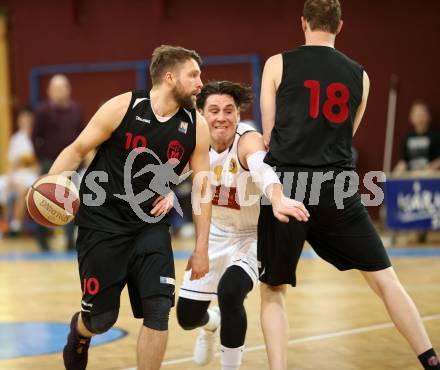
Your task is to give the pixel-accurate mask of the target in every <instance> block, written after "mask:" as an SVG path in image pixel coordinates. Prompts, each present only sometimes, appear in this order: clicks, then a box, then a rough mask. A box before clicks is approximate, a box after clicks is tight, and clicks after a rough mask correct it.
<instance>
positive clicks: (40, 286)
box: [0, 234, 440, 370]
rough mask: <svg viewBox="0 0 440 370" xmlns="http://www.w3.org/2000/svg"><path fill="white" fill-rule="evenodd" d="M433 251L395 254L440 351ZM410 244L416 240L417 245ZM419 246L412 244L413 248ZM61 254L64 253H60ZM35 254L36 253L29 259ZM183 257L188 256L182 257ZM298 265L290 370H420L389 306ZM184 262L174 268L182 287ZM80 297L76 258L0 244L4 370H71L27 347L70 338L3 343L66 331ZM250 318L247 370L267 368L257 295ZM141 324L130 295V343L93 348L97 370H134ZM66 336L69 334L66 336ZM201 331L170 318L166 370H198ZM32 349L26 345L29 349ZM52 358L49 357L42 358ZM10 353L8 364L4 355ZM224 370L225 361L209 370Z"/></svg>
mask: <svg viewBox="0 0 440 370" xmlns="http://www.w3.org/2000/svg"><path fill="white" fill-rule="evenodd" d="M428 242H429V243H428V244H429V245H430V246H431V247H433V248H427V247H426V246H416V247H415V248H393V249H391V250H390V252H391V255H392V261H393V264H394V267H395V269H396V271H397V273H398V275H399V277H400V279H401V281H402V283H403V284H404V285H405V287H406V288H407V290H408V292H409V294H410V295H411V296H412V297H413V299H414V300H415V302H416V304H417V306H418V309H419V310H420V313H421V315H422V317H423V320H424V322H425V325H426V328H427V330H428V333H429V334H430V337H431V340H432V341H433V343H434V346H436V347H437V348H438V349H439V350H440V236H439V235H438V234H434V235H432V234H431V235H430V238H429V240H428ZM410 244H411V240H410ZM174 245H175V249H176V250H185V249H190V248H192V242H191V241H190V240H189V241H182V240H177V241H176V242H175V244H174ZM413 245H414V243H413ZM54 249H59V247H56V246H55V247H54ZM26 252H29V253H26ZM182 254H185V253H182ZM306 255H307V256H309V258H304V259H303V260H302V261H301V262H300V266H299V270H298V278H299V286H298V287H297V288H291V289H290V290H289V292H288V301H287V306H288V317H289V322H290V342H289V352H288V360H289V369H292V370H300V369H301V370H312V369H326V370H332V369H334V370H360V369H362V370H393V369H396V370H397V369H399V370H412V369H420V367H419V365H418V361H417V359H416V358H415V356H414V355H413V353H412V352H411V349H410V348H409V346H408V345H407V344H406V342H405V341H404V340H403V339H402V337H401V336H400V335H399V334H398V332H397V331H396V329H394V327H393V326H392V324H391V323H390V320H389V318H388V316H387V314H386V312H385V309H384V307H383V306H382V304H381V302H380V301H379V300H378V299H377V298H376V296H374V294H373V293H372V292H371V291H370V290H369V288H368V287H367V285H366V284H365V283H364V281H363V280H362V277H361V276H360V274H359V273H357V272H356V271H348V272H344V273H341V272H338V271H337V270H335V269H334V268H333V267H332V266H330V265H328V264H326V263H325V262H323V261H322V260H320V259H318V258H315V257H314V256H313V254H312V253H310V251H306ZM185 265H186V261H185V260H184V259H183V258H181V259H179V260H177V261H176V271H177V283H178V285H177V286H179V285H180V282H181V278H182V272H183V269H184V267H185ZM80 298H81V290H80V284H79V278H78V272H77V265H76V259H75V256H74V255H73V254H70V255H67V256H66V255H65V254H62V253H60V252H58V253H52V254H50V255H45V254H40V253H37V252H36V247H35V245H34V242H33V240H31V239H3V240H0V369H1V370H22V369H23V370H24V369H33V370H39V369H41V370H42V369H45V370H47V369H50V370H58V369H63V366H62V358H61V353H60V352H56V353H52V354H40V355H29V353H26V343H39V342H44V341H46V342H48V343H49V344H50V342H51V341H55V342H56V343H51V345H52V348H62V346H63V345H64V338H61V339H60V338H58V339H56V338H51V337H50V332H49V333H48V332H45V331H41V330H38V329H32V326H31V327H30V329H28V330H27V331H25V332H24V334H23V333H22V336H19V335H18V334H17V337H16V336H15V334H13V335H11V334H8V335H3V336H2V335H1V330H2V324H3V325H5V324H8V323H16V324H17V323H21V322H28V323H29V322H32V323H34V324H39V323H42V322H51V323H54V324H56V323H64V324H67V323H68V322H69V320H70V317H71V315H72V313H73V312H75V311H77V310H78V307H79V302H80ZM246 308H247V313H248V333H247V339H246V347H247V351H246V352H245V354H244V359H243V364H242V367H241V369H243V370H259V369H267V368H268V365H267V358H266V354H265V349H264V342H263V336H262V333H261V329H260V324H259V292H258V289H256V290H254V291H253V292H252V294H250V295H249V297H248V299H247V300H246ZM140 325H141V321H138V320H135V319H133V317H132V315H131V311H130V306H129V302H128V297H127V294H126V291H124V293H123V297H122V300H121V312H120V317H119V320H118V322H117V324H116V327H117V328H119V329H123V330H124V331H126V332H127V335H126V336H125V337H123V338H122V339H119V340H115V341H112V342H108V343H106V344H101V345H97V346H96V347H92V349H91V351H90V356H89V359H90V360H89V367H88V369H91V370H134V369H135V366H136V363H135V361H136V360H135V344H136V338H137V334H138V330H139V327H140ZM66 330H67V329H66ZM23 335H24V338H25V339H23ZM196 336H197V331H191V332H185V331H183V330H182V329H180V328H179V327H178V325H177V322H176V318H175V311H174V310H173V311H172V314H171V318H170V335H169V341H168V347H167V351H166V354H165V360H164V363H163V369H169V370H193V369H194V370H195V369H200V368H199V367H197V366H196V365H194V364H193V363H192V362H191V354H192V347H193V343H194V340H195V338H196ZM24 340H26V342H24ZM5 346H6V347H10V348H11V351H12V352H11V353H14V348H15V347H17V348H18V347H20V348H21V352H20V351H19V352H17V353H21V355H14V356H17V357H14V358H8V357H11V356H8V355H7V353H8V352H5V351H3V357H2V356H1V354H2V351H1V348H5ZM43 352H44V351H43ZM5 353H6V355H5ZM205 368H206V369H219V368H220V367H219V358H218V356H217V357H216V358H215V360H214V362H213V363H211V364H210V365H208V366H206V367H205Z"/></svg>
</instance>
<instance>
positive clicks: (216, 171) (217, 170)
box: [214, 165, 223, 181]
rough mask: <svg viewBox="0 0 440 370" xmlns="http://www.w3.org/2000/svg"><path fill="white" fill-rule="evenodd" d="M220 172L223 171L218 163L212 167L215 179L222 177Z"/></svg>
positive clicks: (218, 179)
mask: <svg viewBox="0 0 440 370" xmlns="http://www.w3.org/2000/svg"><path fill="white" fill-rule="evenodd" d="M222 172H223V167H222V166H220V165H218V166H215V167H214V174H215V178H216V179H217V181H220V179H221V178H222Z"/></svg>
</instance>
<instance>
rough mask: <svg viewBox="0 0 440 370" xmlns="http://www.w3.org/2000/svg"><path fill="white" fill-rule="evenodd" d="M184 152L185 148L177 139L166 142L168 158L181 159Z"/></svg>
mask: <svg viewBox="0 0 440 370" xmlns="http://www.w3.org/2000/svg"><path fill="white" fill-rule="evenodd" d="M184 154H185V148H184V147H183V145H182V144H181V143H180V141H179V140H171V141H170V143H169V144H168V150H167V157H168V159H178V160H179V161H180V160H181V159H182V157H183V155H184Z"/></svg>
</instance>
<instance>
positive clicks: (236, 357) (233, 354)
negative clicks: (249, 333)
mask: <svg viewBox="0 0 440 370" xmlns="http://www.w3.org/2000/svg"><path fill="white" fill-rule="evenodd" d="M220 349H221V359H220V363H221V365H222V370H238V369H239V368H240V365H241V358H242V357H243V351H244V345H242V346H241V347H238V348H228V347H225V346H223V345H222V346H220Z"/></svg>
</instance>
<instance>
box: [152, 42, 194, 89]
mask: <svg viewBox="0 0 440 370" xmlns="http://www.w3.org/2000/svg"><path fill="white" fill-rule="evenodd" d="M190 59H194V60H195V61H196V62H197V64H198V65H199V66H201V65H202V58H200V56H199V54H197V53H196V52H195V51H194V50H189V49H185V48H182V47H181V46H171V45H161V46H159V47H157V48H156V49H154V51H153V55H152V58H151V64H150V76H151V81H152V83H153V85H157V84H160V82H161V80H162V78H163V76H164V74H165V72H167V71H169V70H170V69H173V70H174V69H175V68H176V67H178V66H179V65H180V64H183V63H185V62H186V61H188V60H190Z"/></svg>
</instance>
